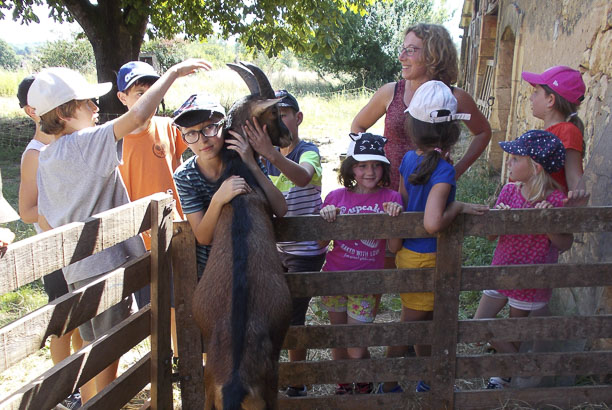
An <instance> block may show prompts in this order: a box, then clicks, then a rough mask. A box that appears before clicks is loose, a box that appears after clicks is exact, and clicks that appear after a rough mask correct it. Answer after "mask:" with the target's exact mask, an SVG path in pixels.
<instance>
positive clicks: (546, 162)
mask: <svg viewBox="0 0 612 410" xmlns="http://www.w3.org/2000/svg"><path fill="white" fill-rule="evenodd" d="M499 145H500V146H501V148H502V149H503V150H504V151H506V152H507V153H509V154H514V155H521V156H528V157H530V158H531V159H533V160H534V161H535V162H537V163H538V164H540V165H542V168H544V171H546V172H548V173H549V174H552V173H553V172H557V171H559V170H561V168H563V166H564V165H565V147H564V146H563V143H562V142H561V140H560V139H559V138H558V137H557V136H556V135H555V134H552V133H550V132H548V131H542V130H530V131H527V132H526V133H524V134H523V135H521V136H520V137H518V138H517V139H515V140H513V141H502V142H500V143H499Z"/></svg>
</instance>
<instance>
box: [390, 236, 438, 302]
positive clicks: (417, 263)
mask: <svg viewBox="0 0 612 410" xmlns="http://www.w3.org/2000/svg"><path fill="white" fill-rule="evenodd" d="M395 264H396V265H397V267H398V269H416V268H435V267H436V253H435V252H432V253H418V252H413V251H411V250H410V249H406V248H402V249H401V250H400V251H399V252H397V254H396V255H395ZM400 298H401V299H402V306H404V307H405V308H408V309H412V310H420V311H424V312H430V311H432V310H433V307H434V294H433V292H414V293H400Z"/></svg>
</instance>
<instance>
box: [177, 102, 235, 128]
mask: <svg viewBox="0 0 612 410" xmlns="http://www.w3.org/2000/svg"><path fill="white" fill-rule="evenodd" d="M215 113H217V114H221V115H222V116H223V117H225V108H223V106H222V105H221V103H219V101H218V100H217V99H216V98H214V97H213V96H212V95H209V94H193V95H192V96H190V97H189V98H187V100H186V101H185V102H184V103H183V105H181V106H180V107H179V108H178V110H176V111H174V113H173V114H172V118H173V119H174V124H175V125H178V126H179V127H193V126H194V125H196V124H199V123H201V122H204V121H208V120H209V119H210V118H211V117H212V116H213V115H214V114H215Z"/></svg>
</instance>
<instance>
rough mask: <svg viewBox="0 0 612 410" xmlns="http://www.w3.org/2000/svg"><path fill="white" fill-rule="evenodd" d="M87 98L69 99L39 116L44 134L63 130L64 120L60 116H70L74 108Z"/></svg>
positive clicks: (53, 133) (56, 133)
mask: <svg viewBox="0 0 612 410" xmlns="http://www.w3.org/2000/svg"><path fill="white" fill-rule="evenodd" d="M87 101H88V100H70V101H68V102H67V103H64V104H62V105H60V106H59V107H55V108H54V109H52V110H51V111H49V112H47V113H45V114H43V115H41V116H40V130H41V131H42V132H44V133H45V134H51V135H58V134H60V133H62V132H63V131H64V127H65V126H66V121H64V120H62V119H61V118H60V116H61V117H63V118H72V116H74V113H75V112H76V110H77V109H78V108H79V107H80V106H81V105H83V103H84V102H87Z"/></svg>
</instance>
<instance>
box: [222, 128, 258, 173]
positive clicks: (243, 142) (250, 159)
mask: <svg viewBox="0 0 612 410" xmlns="http://www.w3.org/2000/svg"><path fill="white" fill-rule="evenodd" d="M229 133H230V134H231V135H232V136H233V137H234V139H231V138H227V139H226V140H225V143H226V144H227V149H231V150H233V151H236V152H237V153H238V155H240V158H241V159H242V161H243V162H244V163H245V164H246V166H247V167H249V168H250V169H251V171H253V170H256V169H259V165H258V164H257V161H255V155H254V153H253V148H251V144H249V141H248V139H247V137H243V136H242V135H240V134H239V133H237V132H236V131H232V130H229Z"/></svg>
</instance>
